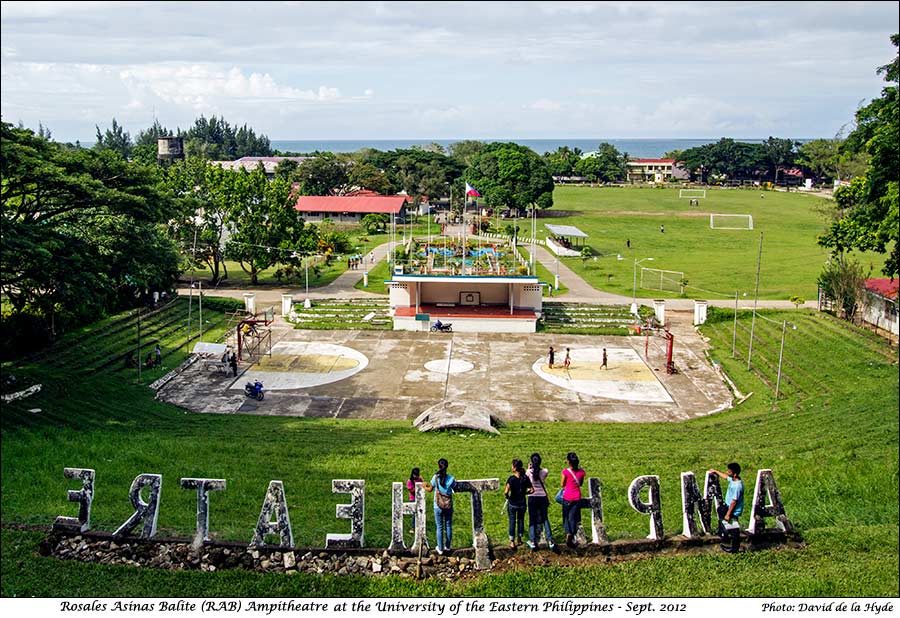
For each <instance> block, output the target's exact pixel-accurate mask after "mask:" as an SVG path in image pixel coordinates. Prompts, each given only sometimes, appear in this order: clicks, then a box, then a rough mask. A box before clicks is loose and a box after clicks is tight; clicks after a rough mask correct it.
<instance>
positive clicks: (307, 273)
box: [303, 255, 312, 309]
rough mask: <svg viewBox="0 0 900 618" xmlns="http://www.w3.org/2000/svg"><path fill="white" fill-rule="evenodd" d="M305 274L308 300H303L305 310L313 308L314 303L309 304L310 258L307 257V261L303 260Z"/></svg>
mask: <svg viewBox="0 0 900 618" xmlns="http://www.w3.org/2000/svg"><path fill="white" fill-rule="evenodd" d="M303 273H304V275H305V277H306V298H305V299H304V300H303V308H304V309H309V308H310V307H312V303H311V302H309V256H308V255H307V256H306V259H305V260H303Z"/></svg>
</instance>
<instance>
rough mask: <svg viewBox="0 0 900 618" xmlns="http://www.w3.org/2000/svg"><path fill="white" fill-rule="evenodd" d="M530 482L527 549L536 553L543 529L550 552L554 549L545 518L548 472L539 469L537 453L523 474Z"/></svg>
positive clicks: (547, 520)
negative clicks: (542, 528)
mask: <svg viewBox="0 0 900 618" xmlns="http://www.w3.org/2000/svg"><path fill="white" fill-rule="evenodd" d="M525 474H526V476H527V477H528V480H529V481H531V487H532V493H531V495H529V496H528V542H527V543H526V545H528V548H529V549H531V550H532V551H536V550H537V548H538V540H539V539H540V528H541V526H543V527H544V536H545V537H547V545H548V546H549V547H550V551H554V550H555V549H556V545H554V544H553V533H552V532H551V531H550V520H549V519H548V518H547V507H548V506H550V500H549V499H548V498H547V489H546V487H545V483H546V481H547V477H548V476H549V475H550V471H549V470H547V468H542V467H541V456H540V455H539V454H538V453H533V454H532V455H531V461H530V462H528V470H527V471H526V472H525Z"/></svg>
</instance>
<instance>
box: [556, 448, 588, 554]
mask: <svg viewBox="0 0 900 618" xmlns="http://www.w3.org/2000/svg"><path fill="white" fill-rule="evenodd" d="M566 463H567V464H568V467H566V468H563V471H562V473H561V474H562V477H561V479H560V485H559V486H560V490H561V491H562V512H563V524H564V526H565V530H566V545H567V546H568V547H575V534H576V533H577V532H578V526H579V525H580V524H581V506H580V505H579V502H580V501H581V485H582V483H584V470H583V469H582V468H581V467H579V465H578V455H576V454H575V453H568V454H567V455H566Z"/></svg>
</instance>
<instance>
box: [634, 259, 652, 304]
mask: <svg viewBox="0 0 900 618" xmlns="http://www.w3.org/2000/svg"><path fill="white" fill-rule="evenodd" d="M653 259H654V258H652V257H648V258H644V259H642V260H635V261H634V277H633V282H632V285H631V313H633V314H635V315H637V267H638V264H640V263H641V262H652V261H653Z"/></svg>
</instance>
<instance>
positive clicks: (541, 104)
mask: <svg viewBox="0 0 900 618" xmlns="http://www.w3.org/2000/svg"><path fill="white" fill-rule="evenodd" d="M524 107H525V109H533V110H536V111H539V112H556V111H559V110H560V109H562V104H561V103H557V102H556V101H551V100H550V99H538V100H537V101H535V102H534V103H532V104H531V105H526V106H524Z"/></svg>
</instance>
